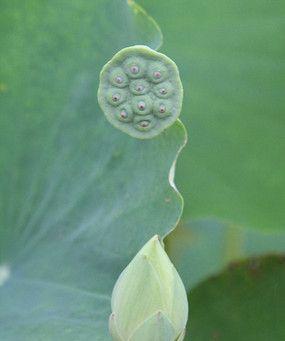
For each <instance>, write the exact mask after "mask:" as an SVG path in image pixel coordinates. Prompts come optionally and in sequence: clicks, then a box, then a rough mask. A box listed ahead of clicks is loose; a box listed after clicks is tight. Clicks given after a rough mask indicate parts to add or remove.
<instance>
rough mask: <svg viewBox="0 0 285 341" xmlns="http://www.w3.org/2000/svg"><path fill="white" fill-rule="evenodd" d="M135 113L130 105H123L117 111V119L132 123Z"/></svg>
mask: <svg viewBox="0 0 285 341" xmlns="http://www.w3.org/2000/svg"><path fill="white" fill-rule="evenodd" d="M133 116H134V115H133V111H132V108H131V107H130V105H128V104H127V103H126V104H123V105H121V106H120V107H119V108H118V109H117V111H116V117H117V119H118V120H119V121H121V122H124V123H126V122H131V121H132V120H133Z"/></svg>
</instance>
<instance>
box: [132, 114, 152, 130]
mask: <svg viewBox="0 0 285 341" xmlns="http://www.w3.org/2000/svg"><path fill="white" fill-rule="evenodd" d="M155 125H156V118H154V117H153V115H147V116H143V117H140V116H135V118H134V127H135V128H136V129H137V130H140V131H149V130H151V129H153V127H155Z"/></svg>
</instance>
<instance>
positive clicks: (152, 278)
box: [109, 236, 188, 341]
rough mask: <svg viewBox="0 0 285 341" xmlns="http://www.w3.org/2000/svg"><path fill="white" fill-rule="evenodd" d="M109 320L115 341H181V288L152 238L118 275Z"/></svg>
mask: <svg viewBox="0 0 285 341" xmlns="http://www.w3.org/2000/svg"><path fill="white" fill-rule="evenodd" d="M111 304H112V314H111V316H110V320H109V328H110V333H111V335H112V338H113V340H114V341H178V340H179V341H182V340H183V338H184V330H185V326H186V322H187V316H188V303H187V296H186V292H185V288H184V285H183V283H182V281H181V278H180V277H179V275H178V273H177V271H176V269H175V268H174V266H173V264H172V263H171V262H170V260H169V258H168V256H167V254H166V252H165V251H164V249H163V246H162V245H161V243H160V241H159V237H158V236H154V237H153V238H152V239H151V240H150V241H148V242H147V243H146V244H145V245H144V246H143V248H142V249H141V250H140V251H139V252H138V254H137V255H136V256H135V257H134V259H133V260H132V261H131V263H130V264H129V265H128V266H127V267H126V268H125V270H124V271H123V272H122V273H121V275H120V277H119V279H118V280H117V283H116V285H115V287H114V290H113V294H112V302H111Z"/></svg>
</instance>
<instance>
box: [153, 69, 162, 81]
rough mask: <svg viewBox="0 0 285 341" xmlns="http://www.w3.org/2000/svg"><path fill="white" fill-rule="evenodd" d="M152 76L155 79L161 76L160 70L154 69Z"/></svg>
mask: <svg viewBox="0 0 285 341" xmlns="http://www.w3.org/2000/svg"><path fill="white" fill-rule="evenodd" d="M153 77H154V78H156V79H160V78H161V72H160V71H154V73H153Z"/></svg>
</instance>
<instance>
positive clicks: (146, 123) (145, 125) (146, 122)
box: [139, 121, 150, 128]
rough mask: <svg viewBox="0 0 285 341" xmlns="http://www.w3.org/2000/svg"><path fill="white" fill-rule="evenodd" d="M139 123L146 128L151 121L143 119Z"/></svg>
mask: <svg viewBox="0 0 285 341" xmlns="http://www.w3.org/2000/svg"><path fill="white" fill-rule="evenodd" d="M139 124H140V126H141V127H142V128H146V127H148V126H149V125H150V121H141V122H140V123H139Z"/></svg>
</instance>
